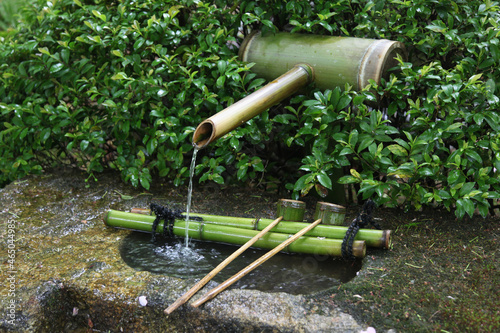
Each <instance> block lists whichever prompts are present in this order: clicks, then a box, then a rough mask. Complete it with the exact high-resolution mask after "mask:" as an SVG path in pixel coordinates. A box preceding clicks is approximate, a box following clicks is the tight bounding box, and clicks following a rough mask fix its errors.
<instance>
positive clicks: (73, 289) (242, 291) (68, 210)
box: [0, 169, 362, 332]
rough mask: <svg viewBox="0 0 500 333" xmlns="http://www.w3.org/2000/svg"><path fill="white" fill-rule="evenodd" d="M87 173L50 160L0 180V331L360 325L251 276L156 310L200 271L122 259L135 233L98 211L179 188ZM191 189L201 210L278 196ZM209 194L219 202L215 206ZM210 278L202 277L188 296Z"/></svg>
mask: <svg viewBox="0 0 500 333" xmlns="http://www.w3.org/2000/svg"><path fill="white" fill-rule="evenodd" d="M85 179H86V174H84V173H82V172H79V171H75V170H66V169H62V170H54V172H51V173H47V174H44V175H42V176H30V177H27V178H26V179H24V180H22V181H17V182H14V183H12V184H10V185H8V186H7V187H5V188H4V189H1V190H0V199H1V200H2V202H3V207H2V210H1V211H0V222H1V225H0V228H1V229H0V232H1V237H2V238H1V241H0V256H1V257H0V258H1V259H2V263H3V265H2V271H1V273H0V274H1V275H2V276H1V278H2V281H7V278H10V280H9V281H13V282H14V283H13V287H12V288H11V287H10V286H9V284H3V285H2V286H1V287H0V288H1V289H0V294H1V295H2V296H3V297H2V302H1V305H0V307H1V310H2V311H3V313H6V314H8V315H9V316H2V317H1V318H0V330H1V331H7V332H8V331H11V332H80V331H81V332H83V331H89V330H93V331H96V332H99V331H101V332H107V331H110V332H194V331H197V332H239V331H244V332H254V331H256V332H257V331H258V332H271V331H272V332H274V331H278V332H359V331H360V330H361V329H362V326H361V325H360V324H358V323H357V322H356V321H355V320H354V319H353V318H352V317H351V316H350V315H348V314H346V313H344V312H342V311H341V310H340V309H339V308H338V307H337V306H336V305H335V304H333V302H324V301H323V300H324V297H319V296H318V295H321V292H319V291H318V290H313V291H310V290H309V291H307V292H305V291H304V292H292V291H289V292H283V291H282V290H281V291H280V290H278V291H277V290H269V289H268V290H267V291H261V290H256V289H254V287H255V286H250V285H246V286H245V285H239V286H234V287H233V288H232V289H231V290H226V291H224V292H223V293H221V294H220V295H218V296H217V297H216V298H215V299H214V300H212V301H210V302H208V303H207V304H205V305H204V306H202V307H200V308H197V309H194V308H191V307H189V306H183V307H181V308H179V309H178V310H177V311H176V312H174V313H172V314H171V315H169V316H166V315H165V314H164V313H163V310H164V309H165V308H166V307H167V306H168V305H170V304H171V303H172V302H174V301H175V300H176V299H177V298H178V297H179V296H181V295H182V294H183V293H184V292H186V291H187V290H188V289H189V288H190V287H191V286H192V285H193V284H194V283H195V282H196V281H197V280H198V279H199V276H198V275H193V276H186V277H176V276H174V275H175V274H165V273H161V272H160V273H152V272H149V271H146V270H144V269H141V268H135V269H134V268H133V267H131V266H129V264H127V262H126V260H124V258H123V246H125V245H124V244H127V243H129V242H130V241H131V239H132V238H133V237H141V236H137V235H135V236H134V235H132V234H133V233H132V232H130V231H125V230H115V229H110V228H106V227H105V226H104V225H103V223H102V216H103V214H104V213H105V212H106V211H107V210H108V209H116V210H123V211H127V210H130V209H131V208H132V207H147V206H148V205H149V203H150V202H151V200H155V201H156V202H159V203H160V204H169V205H177V206H178V207H182V205H183V204H184V203H185V193H182V192H185V191H183V190H182V189H179V188H174V187H172V186H170V185H169V184H161V182H157V183H158V184H157V185H156V187H155V188H152V189H151V191H150V192H147V193H146V192H143V191H141V190H137V189H134V188H132V187H129V186H127V185H125V184H123V183H122V182H121V181H120V177H119V175H118V174H114V173H106V174H103V175H100V176H99V181H98V182H86V181H85ZM196 191H197V190H196V189H195V193H194V197H193V211H195V212H196V211H197V210H200V211H203V212H204V213H207V214H213V213H218V214H220V215H222V214H225V215H231V216H241V215H242V214H241V213H242V212H243V214H247V215H251V214H252V213H253V214H255V211H257V210H258V211H259V214H261V216H262V217H267V218H270V217H272V215H273V214H274V208H275V203H276V201H277V199H278V198H277V197H274V196H273V195H272V194H269V193H260V194H259V193H258V192H257V197H255V200H241V197H242V196H246V195H247V194H248V193H247V192H245V191H244V190H238V189H233V190H230V189H228V190H225V191H220V192H218V193H217V195H216V196H214V195H213V192H214V191H219V190H218V189H211V188H208V189H199V190H198V192H196ZM252 193H256V192H255V190H253V192H252ZM214 197H216V199H215V200H214ZM214 202H219V203H220V202H225V203H227V204H226V205H224V207H220V206H218V205H217V204H216V203H214ZM211 209H212V211H210V210H211ZM9 229H13V230H14V233H15V235H14V239H15V241H14V244H15V251H16V252H15V259H14V260H13V262H11V263H12V266H10V263H9V261H8V259H9V258H8V256H7V254H8V250H9V248H8V246H9V243H8V242H7V239H8V235H9V234H8V230H9ZM146 238H147V237H146ZM146 240H147V239H146ZM145 244H147V243H145ZM121 249H122V252H120V251H121ZM221 255H222V256H223V255H225V253H221ZM259 255H260V253H259ZM316 259H318V258H316ZM304 260H306V261H307V260H308V259H305V258H299V260H298V262H299V263H301V262H302V261H304ZM317 261H318V262H320V261H319V260H317ZM247 281H248V280H247ZM250 281H251V280H250ZM219 282H220V281H219ZM241 283H245V282H244V281H242V282H241ZM339 283H340V282H339ZM217 284H218V282H217V281H212V282H210V283H209V284H208V285H207V286H206V287H205V288H204V289H203V290H201V291H200V292H199V293H198V294H197V295H195V296H194V297H193V300H196V298H197V297H200V296H201V295H202V294H203V293H204V292H205V291H207V290H209V288H213V287H214V286H216V285H217ZM257 284H258V283H257ZM261 285H262V284H261ZM268 285H269V283H268ZM332 287H334V286H326V288H332ZM261 289H263V290H265V288H261ZM322 289H323V287H322ZM141 296H142V297H141ZM139 297H141V299H142V301H143V302H142V304H141V303H140V302H139ZM144 300H146V301H147V304H145V305H144Z"/></svg>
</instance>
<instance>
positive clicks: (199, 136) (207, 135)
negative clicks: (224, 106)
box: [193, 119, 215, 149]
mask: <svg viewBox="0 0 500 333" xmlns="http://www.w3.org/2000/svg"><path fill="white" fill-rule="evenodd" d="M214 139H215V126H214V123H213V122H212V121H211V120H210V119H206V120H204V121H203V122H201V123H200V125H198V127H197V128H196V131H195V132H194V135H193V145H194V146H196V147H197V148H198V149H201V148H204V147H206V146H207V145H208V144H209V143H210V142H212V141H214Z"/></svg>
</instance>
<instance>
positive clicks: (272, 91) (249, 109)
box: [193, 32, 406, 149]
mask: <svg viewBox="0 0 500 333" xmlns="http://www.w3.org/2000/svg"><path fill="white" fill-rule="evenodd" d="M397 56H400V57H401V58H403V59H405V58H406V57H405V50H404V46H403V44H402V43H400V42H395V41H390V40H386V39H382V40H375V39H366V38H352V37H334V36H315V35H306V34H290V33H277V34H271V35H266V36H264V35H262V34H261V33H260V32H255V33H252V34H250V35H249V36H248V37H247V38H245V40H244V41H243V43H242V45H241V47H240V50H239V58H240V60H242V61H245V62H253V63H255V65H254V67H252V71H254V72H255V73H257V74H258V75H260V76H261V77H263V78H265V79H267V80H272V81H271V82H270V83H269V84H268V85H266V86H264V87H263V88H261V89H259V90H257V91H256V92H254V93H252V94H251V95H249V96H247V97H245V98H244V99H242V100H240V101H238V102H236V103H234V104H233V105H231V106H229V107H227V108H226V109H224V110H222V111H221V112H219V113H217V114H215V115H213V116H212V117H210V118H208V119H206V120H204V121H203V122H201V123H200V124H199V125H198V127H197V128H196V130H195V132H194V134H193V145H194V146H195V147H196V148H198V149H201V148H204V147H206V146H207V145H208V144H210V143H211V142H213V141H215V140H217V139H218V138H220V137H221V136H223V135H224V134H226V133H228V132H230V131H232V130H233V129H235V128H236V127H238V126H240V125H242V124H243V123H245V122H246V121H248V120H249V119H251V118H253V117H255V116H256V115H258V114H260V113H261V112H263V111H264V110H266V109H268V108H269V107H271V106H273V105H274V104H276V103H278V102H280V101H281V100H283V99H285V98H286V97H289V96H291V95H292V94H294V93H295V92H297V91H298V90H299V89H300V88H301V87H304V86H305V85H306V84H308V83H310V82H313V81H314V83H315V84H316V87H318V88H320V89H334V88H335V87H340V88H343V87H344V86H345V85H346V84H349V85H351V86H352V87H353V89H354V90H362V89H364V88H365V87H366V86H367V85H368V84H369V80H374V81H375V82H376V83H380V79H381V78H382V77H384V76H387V72H388V71H389V69H390V68H392V67H394V66H396V65H397V60H395V59H396V57H397ZM280 75H281V76H280ZM278 76H279V77H278ZM276 77H278V78H277V79H275V78H276Z"/></svg>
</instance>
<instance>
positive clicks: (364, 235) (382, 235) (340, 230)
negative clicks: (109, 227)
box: [107, 209, 391, 249]
mask: <svg viewBox="0 0 500 333" xmlns="http://www.w3.org/2000/svg"><path fill="white" fill-rule="evenodd" d="M141 211H142V212H143V214H150V210H149V209H144V210H141ZM130 214H132V216H129V215H130ZM136 215H138V214H134V213H127V212H120V211H115V210H111V211H109V212H108V217H107V219H108V220H110V223H113V224H120V223H123V224H124V226H125V228H126V229H135V230H141V231H146V232H150V231H151V224H152V223H153V221H154V219H155V218H154V216H149V215H142V216H143V217H141V216H136ZM190 216H196V217H201V218H203V220H204V221H203V222H204V223H209V224H215V225H222V226H228V227H236V228H242V229H251V230H263V229H264V228H266V227H267V226H268V225H269V224H271V223H272V221H273V220H271V219H252V218H247V217H232V216H218V215H209V214H197V213H192V214H190ZM115 220H116V221H115ZM130 220H132V221H133V224H134V227H130V228H129V227H126V225H127V224H128V223H129V221H130ZM307 224H308V223H305V222H288V221H282V222H280V223H279V224H278V225H277V226H276V227H274V228H273V229H272V231H273V232H279V233H285V234H295V233H297V232H298V231H299V230H301V229H302V228H304V227H305V226H306V225H307ZM117 226H118V227H119V225H117ZM159 228H163V226H162V225H160V226H159ZM161 230H163V229H161ZM346 231H347V227H344V226H334V225H323V224H320V225H318V226H316V228H314V229H312V230H311V231H309V232H308V233H307V234H306V236H309V237H326V238H331V239H344V236H345V234H346ZM355 239H356V240H364V241H365V242H366V246H368V247H377V248H385V249H389V248H390V247H391V230H376V229H360V230H359V232H358V233H357V235H356V237H355Z"/></svg>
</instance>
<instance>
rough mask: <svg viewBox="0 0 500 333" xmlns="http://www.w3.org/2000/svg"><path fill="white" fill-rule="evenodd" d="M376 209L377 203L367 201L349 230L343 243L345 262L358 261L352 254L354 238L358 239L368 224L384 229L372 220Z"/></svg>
mask: <svg viewBox="0 0 500 333" xmlns="http://www.w3.org/2000/svg"><path fill="white" fill-rule="evenodd" d="M374 208H375V203H374V202H373V200H371V199H370V200H368V201H366V202H365V204H364V205H363V208H362V210H361V212H360V213H359V215H358V216H356V218H355V219H354V220H353V221H352V223H351V225H350V226H349V228H348V229H347V232H346V234H345V236H344V240H343V241H342V258H344V260H347V261H354V260H355V259H356V257H355V256H354V255H353V254H352V244H353V243H354V238H356V234H357V233H358V231H359V229H361V228H363V227H365V226H366V225H367V224H371V225H373V226H374V227H375V228H377V229H379V230H380V229H382V227H380V225H379V224H378V223H377V222H375V221H374V220H373V218H372V212H373V209H374Z"/></svg>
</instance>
